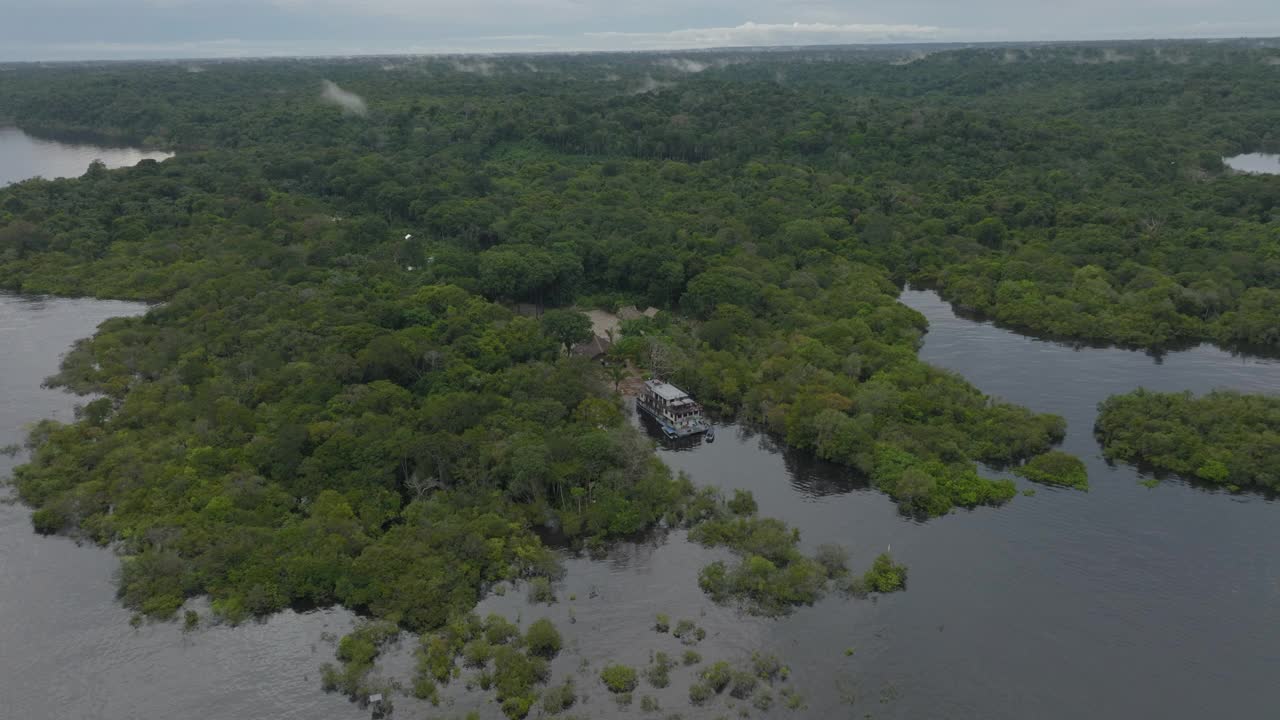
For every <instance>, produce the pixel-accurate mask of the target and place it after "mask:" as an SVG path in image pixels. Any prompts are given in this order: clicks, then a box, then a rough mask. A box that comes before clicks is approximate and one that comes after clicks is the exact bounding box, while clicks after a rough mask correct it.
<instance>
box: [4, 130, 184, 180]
mask: <svg viewBox="0 0 1280 720" xmlns="http://www.w3.org/2000/svg"><path fill="white" fill-rule="evenodd" d="M169 157H172V155H171V154H170V153H164V152H155V151H147V150H138V149H136V148H128V147H102V146H99V145H87V144H83V143H68V142H59V141H57V140H45V139H41V138H35V137H32V136H30V135H28V134H26V133H24V132H23V131H21V130H19V129H17V128H4V127H0V187H2V186H4V185H8V184H10V183H15V182H21V181H23V180H27V179H29V178H33V177H43V178H45V179H48V180H52V179H54V178H60V177H80V176H81V175H83V174H84V172H85V170H88V169H89V164H90V163H92V162H93V161H94V160H101V161H102V162H103V163H105V164H106V166H107V167H109V168H117V167H129V166H132V165H137V164H138V162H140V161H142V160H164V159H165V158H169Z"/></svg>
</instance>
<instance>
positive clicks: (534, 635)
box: [524, 618, 561, 660]
mask: <svg viewBox="0 0 1280 720" xmlns="http://www.w3.org/2000/svg"><path fill="white" fill-rule="evenodd" d="M560 642H561V641H560V631H559V630H556V626H555V625H554V624H553V623H552V622H551V621H550V620H548V619H547V618H541V619H539V620H535V621H534V622H533V624H532V625H530V626H529V630H528V632H526V633H525V636H524V644H525V647H527V648H528V649H529V652H531V653H533V654H534V655H540V656H542V657H544V658H547V659H548V660H550V659H551V658H554V657H555V656H556V655H557V654H559V653H560Z"/></svg>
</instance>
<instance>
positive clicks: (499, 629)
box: [484, 613, 520, 645]
mask: <svg viewBox="0 0 1280 720" xmlns="http://www.w3.org/2000/svg"><path fill="white" fill-rule="evenodd" d="M484 637H485V640H488V641H489V643H490V644H491V645H503V644H506V643H508V642H510V641H511V640H513V639H515V638H518V637H520V628H519V627H517V626H516V624H515V623H513V622H511V621H510V620H507V619H506V618H504V617H502V616H501V615H498V614H497V613H493V614H491V615H489V617H487V618H485V620H484Z"/></svg>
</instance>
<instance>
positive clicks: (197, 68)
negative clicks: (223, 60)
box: [186, 65, 204, 75]
mask: <svg viewBox="0 0 1280 720" xmlns="http://www.w3.org/2000/svg"><path fill="white" fill-rule="evenodd" d="M186 69H187V72H189V73H191V74H192V75H199V74H200V73H202V72H204V68H202V67H200V66H199V65H188V66H187V68H186Z"/></svg>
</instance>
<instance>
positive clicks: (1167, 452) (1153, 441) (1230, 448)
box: [1094, 389, 1280, 490]
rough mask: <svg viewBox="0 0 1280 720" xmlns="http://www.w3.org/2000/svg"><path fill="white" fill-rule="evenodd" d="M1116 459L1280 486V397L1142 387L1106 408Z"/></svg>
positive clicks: (1105, 436) (1098, 429)
mask: <svg viewBox="0 0 1280 720" xmlns="http://www.w3.org/2000/svg"><path fill="white" fill-rule="evenodd" d="M1094 431H1095V433H1096V434H1097V436H1098V440H1099V441H1100V442H1101V443H1102V448H1103V452H1104V453H1105V454H1106V456H1107V458H1108V459H1110V460H1124V461H1126V462H1138V463H1145V464H1148V465H1150V466H1152V467H1154V468H1156V469H1158V470H1165V471H1168V472H1173V473H1177V474H1179V475H1182V476H1183V477H1187V478H1191V479H1194V480H1199V481H1203V482H1208V483H1213V484H1216V485H1224V486H1226V487H1228V488H1230V489H1239V488H1241V487H1258V488H1266V489H1269V490H1280V398H1277V397H1270V396H1266V395H1247V394H1243V393H1238V392H1229V391H1218V392H1212V393H1209V394H1208V395H1205V396H1203V397H1194V396H1193V395H1192V394H1191V393H1189V392H1185V393H1156V392H1150V391H1147V390H1141V389H1140V390H1136V391H1134V392H1131V393H1128V394H1126V395H1113V396H1112V397H1110V398H1108V399H1107V400H1106V402H1104V403H1102V404H1101V405H1100V406H1099V414H1098V422H1097V425H1096V426H1095V428H1094Z"/></svg>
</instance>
